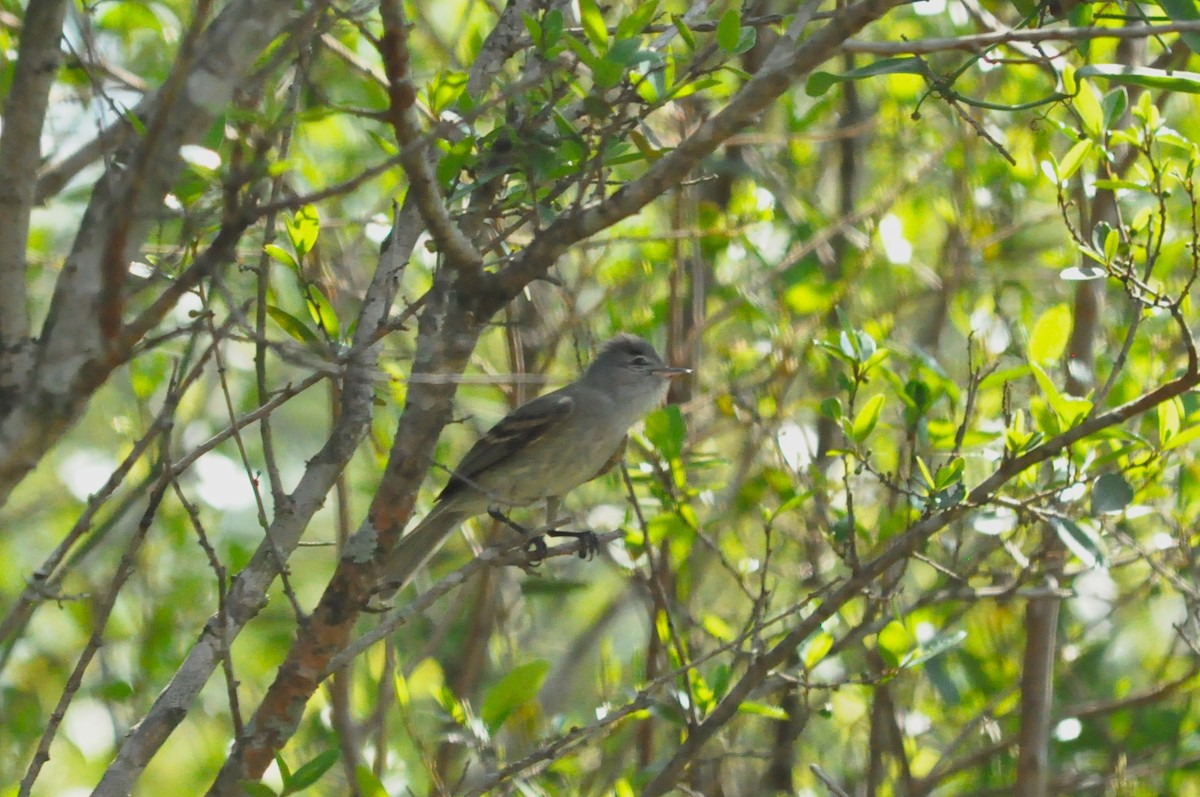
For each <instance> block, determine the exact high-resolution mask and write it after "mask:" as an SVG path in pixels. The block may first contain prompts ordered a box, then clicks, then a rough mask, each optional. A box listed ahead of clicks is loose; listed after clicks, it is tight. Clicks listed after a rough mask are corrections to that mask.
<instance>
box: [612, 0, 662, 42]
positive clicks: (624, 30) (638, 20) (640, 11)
mask: <svg viewBox="0 0 1200 797" xmlns="http://www.w3.org/2000/svg"><path fill="white" fill-rule="evenodd" d="M657 12H658V0H646V1H645V2H644V3H641V4H639V5H638V7H637V8H635V9H634V10H633V13H632V14H630V15H629V16H627V17H625V18H624V19H622V20H621V21H620V22H618V23H617V38H618V39H621V38H625V37H628V36H636V35H638V34H639V33H641V32H642V30H643V29H645V27H646V26H647V25H649V24H650V20H652V19H654V15H655V14H656V13H657Z"/></svg>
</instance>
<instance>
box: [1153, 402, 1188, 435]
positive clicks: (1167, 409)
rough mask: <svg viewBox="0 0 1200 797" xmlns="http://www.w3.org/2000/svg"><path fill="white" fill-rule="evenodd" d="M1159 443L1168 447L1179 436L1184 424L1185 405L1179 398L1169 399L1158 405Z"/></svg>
mask: <svg viewBox="0 0 1200 797" xmlns="http://www.w3.org/2000/svg"><path fill="white" fill-rule="evenodd" d="M1157 415H1158V443H1159V445H1166V444H1167V443H1169V442H1171V439H1172V438H1173V437H1175V436H1176V435H1177V434H1179V429H1180V426H1181V424H1182V416H1183V404H1182V402H1180V401H1179V399H1178V398H1173V399H1169V400H1168V401H1164V402H1163V403H1162V404H1159V405H1158V409H1157Z"/></svg>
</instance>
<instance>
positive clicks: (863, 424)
mask: <svg viewBox="0 0 1200 797" xmlns="http://www.w3.org/2000/svg"><path fill="white" fill-rule="evenodd" d="M882 409H883V394H882V393H877V394H875V395H874V396H871V398H870V400H869V401H867V403H866V404H865V405H864V406H863V408H862V409H861V410H859V411H858V415H856V416H854V423H853V425H852V426H851V433H850V436H851V438H852V439H853V440H854V442H856V443H861V442H863V441H864V440H866V439H867V436H868V435H869V434H871V431H872V430H873V429H874V428H875V424H876V422H878V421H879V413H880V411H881V410H882Z"/></svg>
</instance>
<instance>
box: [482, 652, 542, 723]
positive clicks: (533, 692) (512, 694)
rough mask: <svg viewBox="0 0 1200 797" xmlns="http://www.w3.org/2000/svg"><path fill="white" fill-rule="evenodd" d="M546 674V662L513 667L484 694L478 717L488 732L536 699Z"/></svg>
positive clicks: (534, 662)
mask: <svg viewBox="0 0 1200 797" xmlns="http://www.w3.org/2000/svg"><path fill="white" fill-rule="evenodd" d="M548 672H550V662H548V661H546V660H544V659H537V660H536V661H531V662H528V663H527V664H521V665H518V666H516V667H514V668H513V669H512V670H511V671H510V672H509V673H508V675H505V676H504V677H503V678H501V679H500V680H499V681H498V682H497V683H496V685H495V686H493V687H492V688H491V689H489V690H488V693H487V696H486V697H484V699H483V705H482V706H481V707H480V709H479V717H480V719H482V720H483V724H484V725H486V726H487V727H488V728H489V729H490V730H493V731H495V730H496V729H498V728H499V727H500V726H501V725H502V724H504V721H505V720H506V719H508V717H509V716H510V715H511V714H512V713H513V712H514V711H516V710H517V709H519V708H520V707H521V706H524V705H525V704H527V703H529V702H530V701H531V700H533V699H534V697H536V696H537V693H538V691H539V690H540V689H541V688H542V682H543V681H545V680H546V673H548Z"/></svg>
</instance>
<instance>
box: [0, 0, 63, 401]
mask: <svg viewBox="0 0 1200 797" xmlns="http://www.w3.org/2000/svg"><path fill="white" fill-rule="evenodd" d="M65 13H66V3H65V2H64V0H32V2H30V3H29V7H28V8H27V9H26V11H25V21H24V28H23V30H22V32H21V44H20V47H19V49H18V51H17V65H16V69H15V70H14V72H13V78H12V86H10V87H9V92H8V100H7V103H6V105H5V109H4V120H3V124H2V125H0V219H3V220H4V222H3V223H2V224H0V417H3V415H4V414H6V413H7V412H8V410H9V408H10V407H11V406H13V405H14V404H15V403H16V401H17V395H16V394H17V392H18V391H19V390H20V388H21V385H22V384H23V383H24V381H25V378H26V375H27V373H28V371H29V368H30V366H31V365H32V362H31V352H30V348H29V332H30V330H29V313H28V310H27V304H28V301H27V294H26V290H25V247H26V243H27V239H28V237H29V214H30V211H31V210H32V208H33V201H34V186H35V178H36V175H37V169H38V162H39V160H40V158H41V151H40V146H39V144H40V142H41V137H42V123H43V121H44V119H45V117H46V107H47V105H48V104H49V97H50V87H51V85H53V83H54V78H55V75H56V74H57V73H58V62H59V46H58V44H59V39H60V38H61V37H62V25H63V17H64V15H65Z"/></svg>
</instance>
